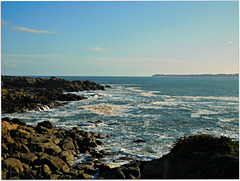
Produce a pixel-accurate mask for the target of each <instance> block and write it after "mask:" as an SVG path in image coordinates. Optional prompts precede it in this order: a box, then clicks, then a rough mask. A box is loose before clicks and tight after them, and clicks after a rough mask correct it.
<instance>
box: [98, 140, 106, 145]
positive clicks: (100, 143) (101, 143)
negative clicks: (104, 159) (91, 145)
mask: <svg viewBox="0 0 240 181" xmlns="http://www.w3.org/2000/svg"><path fill="white" fill-rule="evenodd" d="M96 143H97V145H104V143H103V142H102V141H100V140H96Z"/></svg>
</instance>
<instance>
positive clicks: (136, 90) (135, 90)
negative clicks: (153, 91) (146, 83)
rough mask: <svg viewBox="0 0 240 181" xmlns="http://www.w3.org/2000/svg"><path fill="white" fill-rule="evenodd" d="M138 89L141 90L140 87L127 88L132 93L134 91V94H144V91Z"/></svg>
mask: <svg viewBox="0 0 240 181" xmlns="http://www.w3.org/2000/svg"><path fill="white" fill-rule="evenodd" d="M137 88H139V87H128V88H126V89H127V90H130V91H134V92H142V90H140V89H137Z"/></svg>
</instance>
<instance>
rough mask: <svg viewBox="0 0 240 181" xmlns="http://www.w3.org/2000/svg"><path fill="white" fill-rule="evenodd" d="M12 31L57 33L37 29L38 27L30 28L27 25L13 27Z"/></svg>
mask: <svg viewBox="0 0 240 181" xmlns="http://www.w3.org/2000/svg"><path fill="white" fill-rule="evenodd" d="M11 31H19V32H27V33H37V34H50V33H56V32H52V31H46V30H37V29H30V28H25V27H17V26H16V27H12V28H11Z"/></svg>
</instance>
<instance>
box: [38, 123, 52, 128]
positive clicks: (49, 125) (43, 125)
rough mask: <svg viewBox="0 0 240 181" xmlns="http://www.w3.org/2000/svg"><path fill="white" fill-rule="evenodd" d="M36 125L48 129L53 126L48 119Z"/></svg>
mask: <svg viewBox="0 0 240 181" xmlns="http://www.w3.org/2000/svg"><path fill="white" fill-rule="evenodd" d="M37 126H42V127H45V128H48V129H52V128H53V127H54V126H53V125H52V123H51V122H50V121H43V122H40V123H38V124H37Z"/></svg>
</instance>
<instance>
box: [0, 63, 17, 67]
mask: <svg viewBox="0 0 240 181" xmlns="http://www.w3.org/2000/svg"><path fill="white" fill-rule="evenodd" d="M2 66H3V67H6V68H18V67H17V65H15V64H8V63H7V62H3V63H2Z"/></svg>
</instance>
